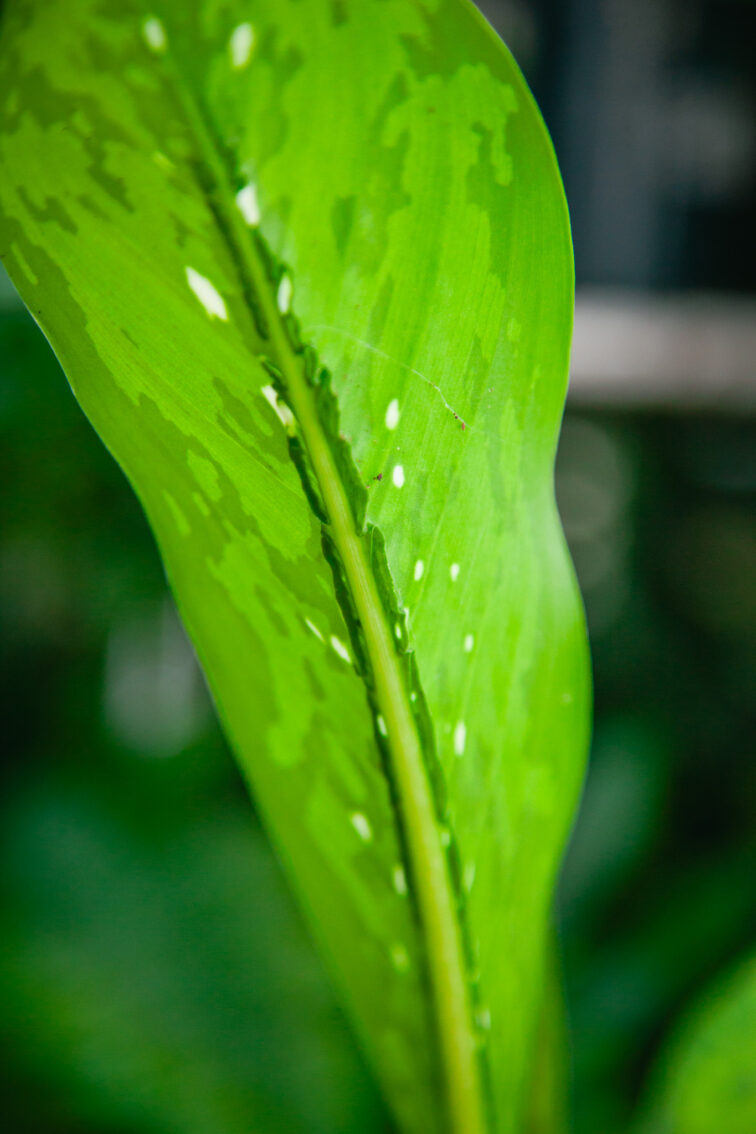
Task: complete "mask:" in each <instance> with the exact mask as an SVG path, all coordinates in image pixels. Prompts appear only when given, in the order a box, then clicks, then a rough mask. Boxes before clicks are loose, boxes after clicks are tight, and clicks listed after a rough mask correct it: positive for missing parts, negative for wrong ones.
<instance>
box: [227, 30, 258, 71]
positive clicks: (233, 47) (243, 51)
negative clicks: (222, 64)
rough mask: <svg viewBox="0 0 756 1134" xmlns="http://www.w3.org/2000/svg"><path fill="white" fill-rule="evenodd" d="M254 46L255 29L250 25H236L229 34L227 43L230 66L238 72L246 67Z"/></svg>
mask: <svg viewBox="0 0 756 1134" xmlns="http://www.w3.org/2000/svg"><path fill="white" fill-rule="evenodd" d="M254 45H255V29H254V28H253V27H252V25H251V24H238V25H237V27H235V28H234V30H233V31H232V32H231V38H230V39H229V41H228V50H229V54H230V55H231V66H232V67H235V68H236V70H237V71H240V70H241V69H242V67H246V66H247V64H248V63H249V60H250V58H251V55H252V48H253V47H254Z"/></svg>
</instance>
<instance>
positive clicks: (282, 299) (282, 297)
mask: <svg viewBox="0 0 756 1134" xmlns="http://www.w3.org/2000/svg"><path fill="white" fill-rule="evenodd" d="M291 292H292V287H291V279H290V278H289V276H281V282H280V283H279V285H278V292H277V294H276V303H277V304H278V310H279V311H280V312H281V314H282V315H286V314H287V312H288V310H289V308H290V307H291Z"/></svg>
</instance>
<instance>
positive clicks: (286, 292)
mask: <svg viewBox="0 0 756 1134" xmlns="http://www.w3.org/2000/svg"><path fill="white" fill-rule="evenodd" d="M0 94H1V96H2V97H1V98H0V103H1V105H2V127H1V138H0V149H1V155H0V157H1V162H2V169H3V174H2V178H1V180H0V198H1V202H2V221H1V222H0V233H1V236H2V252H3V256H4V260H5V263H6V265H7V267H8V270H9V272H10V274H11V276H12V278H13V279H14V281H15V283H16V285H17V287H18V289H19V291H20V293H21V295H22V297H23V298H24V300H25V302H26V303H27V305H28V307H29V308H30V310H31V311H32V312H33V314H34V316H35V318H36V319H37V320H38V322H39V323H40V325H41V327H42V328H43V330H44V332H45V333H46V335H47V336H48V338H49V340H50V342H51V344H52V346H53V348H54V349H55V351H56V353H57V355H58V358H59V359H60V361H61V363H62V365H63V368H64V370H65V372H66V374H67V376H68V378H69V380H70V381H71V384H72V386H73V388H74V392H75V394H76V396H77V398H78V399H79V401H80V403H81V405H82V407H83V408H84V410H85V412H86V413H87V415H88V416H89V418H90V420H91V421H92V423H93V425H94V426H95V428H96V429H97V431H98V433H99V434H100V436H101V437H102V438H103V440H104V441H105V443H106V444H107V446H108V447H109V449H110V450H111V452H112V453H113V455H114V457H115V458H116V460H117V461H118V462H119V463H120V465H121V466H122V467H123V469H124V471H125V473H126V475H127V476H128V477H129V479H130V481H131V483H132V484H133V486H134V489H135V491H136V492H137V494H138V496H139V498H140V500H141V502H142V505H143V507H144V510H145V512H146V514H147V516H148V518H149V521H150V524H151V526H152V528H153V531H154V533H155V536H156V539H157V542H158V545H159V547H160V550H161V553H162V556H163V560H164V563H165V566H166V571H167V574H168V577H169V580H170V582H171V585H172V588H173V590H174V593H175V595H176V599H177V602H178V605H179V608H180V610H181V613H182V616H183V618H184V621H185V623H186V625H187V627H188V629H189V632H190V634H191V637H192V639H193V641H194V643H195V646H196V648H197V651H198V654H199V656H200V658H201V660H202V663H203V666H204V668H205V672H206V674H207V677H208V680H209V683H210V685H211V688H212V690H213V693H214V696H215V699H216V702H217V705H218V709H219V712H220V714H221V717H222V719H223V721H224V724H225V728H226V731H227V734H228V736H229V738H230V740H231V742H232V745H233V747H234V749H235V752H236V754H237V756H238V759H239V761H240V764H241V766H242V768H243V770H244V772H245V774H246V775H247V777H248V779H249V781H250V785H251V788H252V790H253V792H254V794H255V796H256V798H257V800H258V803H259V806H260V808H261V810H262V812H263V814H264V816H265V818H266V821H267V825H268V829H269V831H270V833H271V836H272V838H273V840H274V842H275V844H276V846H277V848H278V851H279V853H280V855H281V858H282V859H283V861H284V863H285V865H286V867H287V869H288V873H289V876H290V878H291V881H292V884H293V886H294V887H295V889H296V891H297V893H298V895H299V897H300V899H301V901H302V904H303V906H304V908H305V910H306V912H307V914H308V917H309V920H310V924H311V926H312V929H313V932H314V933H315V935H316V936H317V938H318V939H319V942H320V944H321V946H322V949H323V951H324V954H325V956H326V958H327V959H328V961H329V963H330V966H331V970H332V973H333V976H334V979H335V981H336V983H337V985H338V987H339V988H340V990H341V992H342V995H343V998H344V1002H345V1004H346V1005H347V1008H348V1011H349V1013H350V1016H351V1019H352V1021H353V1024H354V1026H355V1028H356V1030H357V1032H358V1034H359V1036H360V1038H361V1041H362V1044H363V1046H364V1049H365V1051H366V1052H367V1054H368V1057H369V1059H370V1062H371V1065H372V1067H373V1069H374V1071H375V1074H376V1077H377V1079H378V1080H379V1082H380V1083H381V1086H382V1088H383V1091H384V1093H385V1095H386V1097H387V1099H388V1101H389V1104H390V1106H391V1107H392V1109H393V1112H394V1114H395V1116H396V1119H397V1122H398V1124H399V1126H400V1127H401V1129H403V1130H407V1131H436V1130H438V1131H442V1130H451V1131H455V1132H462V1131H464V1132H466V1134H467V1132H469V1134H476V1132H478V1131H497V1132H504V1134H507V1132H511V1131H515V1130H517V1129H519V1128H520V1125H521V1112H522V1107H523V1099H524V1094H525V1090H526V1087H527V1084H528V1076H529V1069H530V1065H531V1060H532V1055H533V1046H534V1042H535V1036H536V1030H537V1024H538V1019H539V1015H540V1011H541V989H542V976H543V969H544V951H545V939H546V935H547V928H548V913H549V902H550V894H551V889H552V886H553V881H554V875H555V870H556V865H557V862H558V857H559V854H560V851H561V849H562V846H563V844H564V840H565V836H566V832H567V828H568V825H569V821H570V818H571V815H572V812H573V809H574V804H575V799H576V795H577V791H578V789H579V784H580V779H581V774H582V767H583V759H584V752H585V747H586V732H587V700H588V680H587V653H586V645H585V636H584V629H583V623H582V616H581V612H580V604H579V600H578V596H577V592H576V588H575V584H574V581H573V577H572V573H571V569H570V566H569V563H568V559H567V555H566V552H565V548H564V543H563V539H562V535H561V531H560V528H559V524H558V519H557V516H556V510H555V506H554V501H553V492H552V463H553V456H554V449H555V444H556V435H557V428H558V422H559V417H560V413H561V408H562V403H563V398H564V390H565V383H566V372H567V359H568V349H569V337H570V328H571V312H572V298H573V295H572V261H571V249H570V241H569V229H568V221H567V213H566V207H565V203H564V198H563V193H562V189H561V183H560V180H559V176H558V172H557V168H556V164H555V160H554V156H553V153H552V150H551V147H550V144H549V141H548V138H547V135H546V132H545V129H544V127H543V124H542V122H541V120H540V118H539V115H538V112H537V110H536V108H535V106H534V104H533V102H532V99H531V97H530V95H529V93H528V91H527V88H526V87H525V84H524V82H523V80H522V78H521V76H520V74H519V72H518V70H517V68H516V66H515V64H514V63H513V61H512V59H511V57H510V56H509V55H508V53H507V51H506V49H505V48H504V47H503V45H502V44H501V43H500V42H499V41H498V40H497V39H496V37H495V36H494V35H493V33H492V32H491V30H490V29H489V28H488V27H487V25H486V24H485V22H484V21H483V20H482V18H481V17H480V16H479V15H478V13H477V12H476V11H475V9H474V8H473V7H472V6H471V5H469V4H467V3H464V2H462V0H437V2H433V0H418V2H416V3H406V2H404V0H396V2H392V0H360V2H359V3H358V2H356V0H355V2H353V3H350V2H348V0H341V2H339V0H333V2H327V0H244V2H241V0H238V2H228V0H217V2H212V0H204V2H203V3H201V4H197V5H184V4H179V3H177V2H172V3H171V2H168V0H159V2H156V3H154V4H150V5H148V6H145V5H143V4H139V3H134V2H132V0H124V2H113V3H109V4H107V5H102V4H100V3H99V2H97V0H65V2H63V0H44V2H42V0H31V2H22V0H11V2H10V3H9V4H7V5H6V6H5V8H4V10H3V16H2V28H1V39H0Z"/></svg>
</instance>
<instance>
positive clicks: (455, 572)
mask: <svg viewBox="0 0 756 1134" xmlns="http://www.w3.org/2000/svg"><path fill="white" fill-rule="evenodd" d="M449 577H450V579H451V581H452V582H453V583H456V581H457V579H458V578H459V563H452V565H451V567H450V568H449Z"/></svg>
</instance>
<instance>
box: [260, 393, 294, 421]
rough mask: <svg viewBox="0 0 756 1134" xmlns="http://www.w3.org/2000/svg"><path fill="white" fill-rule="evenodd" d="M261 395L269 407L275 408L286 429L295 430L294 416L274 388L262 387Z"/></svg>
mask: <svg viewBox="0 0 756 1134" xmlns="http://www.w3.org/2000/svg"><path fill="white" fill-rule="evenodd" d="M260 393H261V394H262V396H263V397H264V398H265V400H266V402H267V403H268V405H269V406H271V407H272V408H273V410H274V411H275V413H276V417H277V418H278V420H279V421H280V422H281V425H283V427H284V429H287V430H290V429H293V428H294V420H295V419H294V414H293V413H292V412H291V410H290V409H289V407H288V406H287V404H286V402H282V401H281V400H280V399H279V397H278V394H277V393H276V391H275V389H274V388H273V386H261V387H260Z"/></svg>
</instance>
